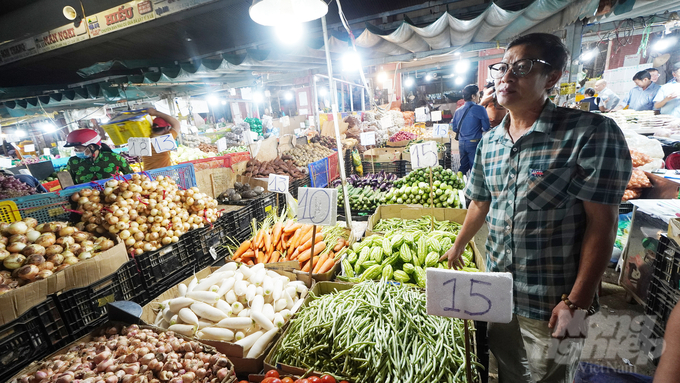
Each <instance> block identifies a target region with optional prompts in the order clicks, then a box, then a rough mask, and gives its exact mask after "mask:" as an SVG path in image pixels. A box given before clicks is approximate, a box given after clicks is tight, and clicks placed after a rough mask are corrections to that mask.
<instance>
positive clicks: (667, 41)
mask: <svg viewBox="0 0 680 383" xmlns="http://www.w3.org/2000/svg"><path fill="white" fill-rule="evenodd" d="M677 41H678V40H677V39H676V38H675V37H664V38H662V39H661V40H659V41H657V42H656V43H654V46H653V48H654V50H655V51H657V52H663V51H665V50H667V49H668V48H670V47H672V46H673V45H675V43H676V42H677Z"/></svg>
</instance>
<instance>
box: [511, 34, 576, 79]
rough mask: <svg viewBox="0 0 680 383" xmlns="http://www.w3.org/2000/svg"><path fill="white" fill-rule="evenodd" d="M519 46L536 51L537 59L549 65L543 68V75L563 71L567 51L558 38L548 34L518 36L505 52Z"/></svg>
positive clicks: (567, 54)
mask: <svg viewBox="0 0 680 383" xmlns="http://www.w3.org/2000/svg"><path fill="white" fill-rule="evenodd" d="M519 45H528V46H530V47H532V48H536V49H537V50H538V56H539V57H534V58H537V59H541V60H545V61H547V62H548V63H550V67H548V66H547V65H546V66H545V67H546V68H545V70H544V71H545V73H550V72H551V71H553V70H564V68H565V66H566V65H567V59H568V57H569V51H567V47H566V46H565V45H564V44H563V43H562V41H561V40H560V38H559V37H557V36H555V35H551V34H549V33H530V34H528V35H524V36H520V37H518V38H516V39H514V40H512V41H511V42H510V44H508V46H507V48H506V51H507V50H508V49H510V48H512V47H516V46H519Z"/></svg>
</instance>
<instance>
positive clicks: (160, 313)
mask: <svg viewBox="0 0 680 383" xmlns="http://www.w3.org/2000/svg"><path fill="white" fill-rule="evenodd" d="M162 320H163V310H158V314H156V319H155V320H154V321H153V325H154V326H158V325H159V324H160V323H161V321H162Z"/></svg>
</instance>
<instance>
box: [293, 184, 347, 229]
mask: <svg viewBox="0 0 680 383" xmlns="http://www.w3.org/2000/svg"><path fill="white" fill-rule="evenodd" d="M298 196H299V198H298V222H300V223H306V224H310V225H322V226H334V225H335V222H336V220H337V218H338V189H322V188H298Z"/></svg>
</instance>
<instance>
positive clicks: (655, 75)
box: [647, 68, 663, 86]
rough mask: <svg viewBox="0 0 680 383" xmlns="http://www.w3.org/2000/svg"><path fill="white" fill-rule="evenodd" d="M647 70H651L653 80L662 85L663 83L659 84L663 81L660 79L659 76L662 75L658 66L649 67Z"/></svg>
mask: <svg viewBox="0 0 680 383" xmlns="http://www.w3.org/2000/svg"><path fill="white" fill-rule="evenodd" d="M647 72H649V75H650V76H651V79H652V82H653V83H655V84H657V85H659V86H661V85H663V83H661V84H659V83H660V82H661V81H659V77H660V76H661V73H660V72H659V70H658V69H656V68H648V69H647Z"/></svg>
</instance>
